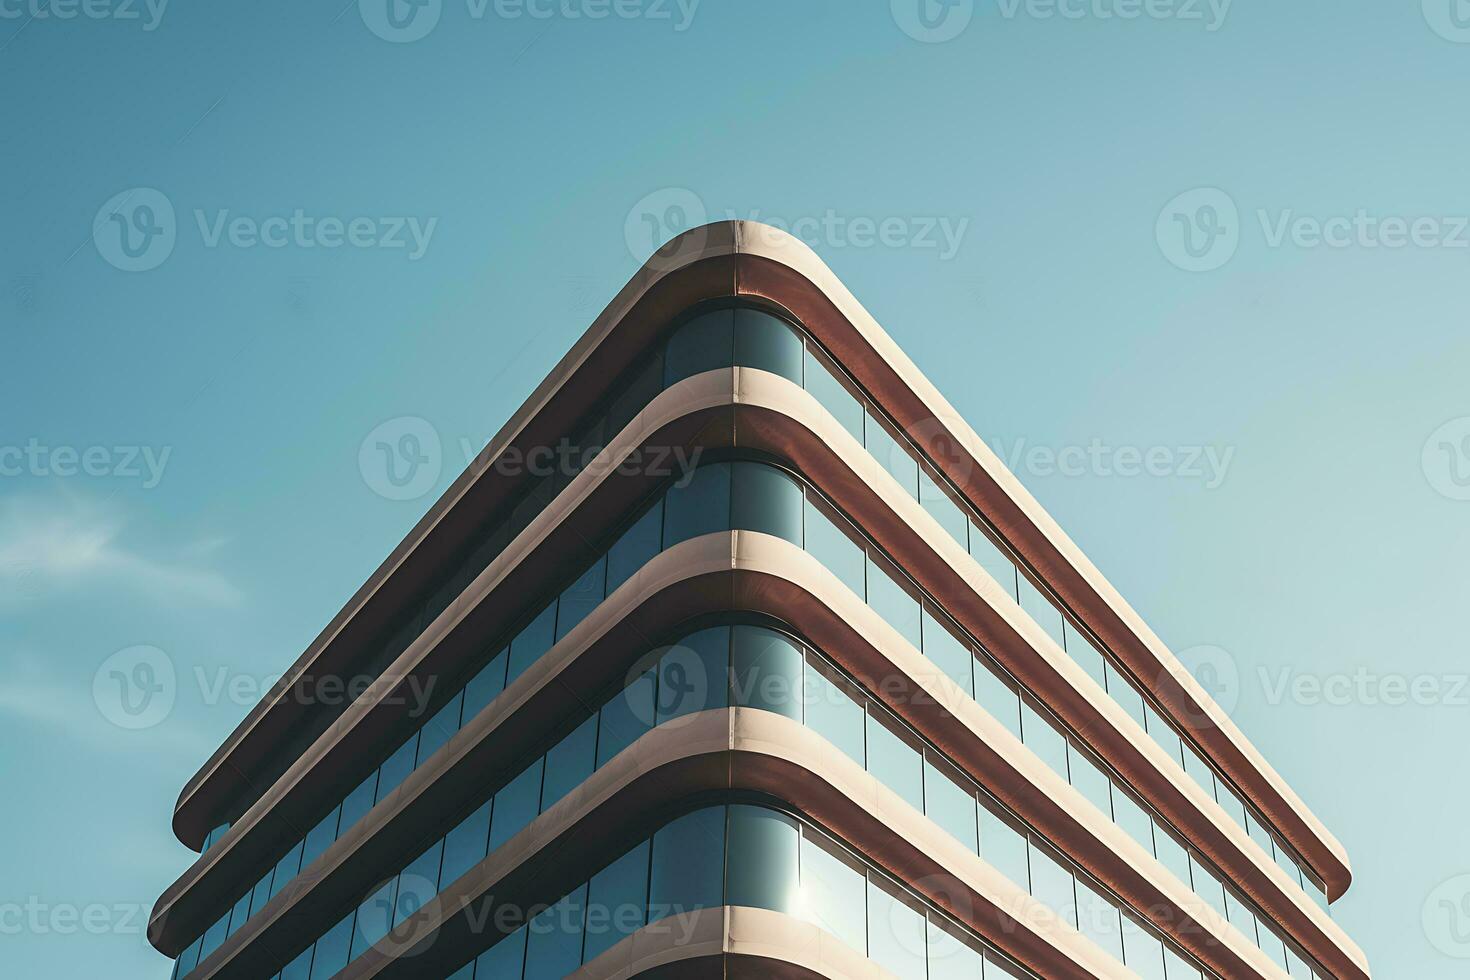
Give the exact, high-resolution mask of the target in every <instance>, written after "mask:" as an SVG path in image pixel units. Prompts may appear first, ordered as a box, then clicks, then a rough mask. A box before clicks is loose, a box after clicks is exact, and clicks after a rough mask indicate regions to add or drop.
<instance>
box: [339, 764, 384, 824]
mask: <svg viewBox="0 0 1470 980" xmlns="http://www.w3.org/2000/svg"><path fill="white" fill-rule="evenodd" d="M377 792H378V774H377V773H376V772H375V773H373V774H372V775H371V776H369V777H368V778H367V779H364V780H363V781H362V782H361V783H359V784H358V786H357V788H356V789H354V790H353V791H352V792H351V793H348V794H347V799H345V800H343V801H342V814H341V816H339V817H338V818H337V836H338V837H341V836H342V835H343V834H345V833H347V830H348V828H350V827H352V826H353V825H354V824H356V823H357V822H358V821H359V820H361V819H362V818H363V817H364V816H365V815H366V814H367V812H368V811H369V810H371V809H372V808H373V800H375V799H376V798H377Z"/></svg>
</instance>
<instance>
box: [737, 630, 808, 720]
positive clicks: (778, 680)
mask: <svg viewBox="0 0 1470 980" xmlns="http://www.w3.org/2000/svg"><path fill="white" fill-rule="evenodd" d="M730 658H731V659H730V663H731V667H732V671H731V673H732V684H733V685H734V689H733V702H734V703H735V704H739V705H743V706H744V707H747V708H761V709H763V710H765V711H774V712H776V713H777V714H781V715H785V716H786V717H788V718H794V719H795V720H797V721H800V720H801V700H802V673H803V670H802V653H801V648H800V647H799V646H797V645H796V643H795V642H793V641H792V640H791V638H790V637H787V636H784V635H783V634H781V633H777V632H776V631H775V630H770V629H765V628H763V627H759V626H736V627H735V628H734V630H733V631H732V636H731V651H730Z"/></svg>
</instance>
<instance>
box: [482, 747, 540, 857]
mask: <svg viewBox="0 0 1470 980" xmlns="http://www.w3.org/2000/svg"><path fill="white" fill-rule="evenodd" d="M544 768H545V766H544V760H543V759H537V760H536V761H535V762H534V763H532V764H531V767H530V768H529V769H527V770H526V771H525V772H523V773H521V774H520V775H519V776H517V777H516V778H515V779H512V780H511V781H510V782H509V783H507V784H506V785H505V786H504V787H503V788H502V789H501V790H500V792H498V793H496V794H495V807H494V809H493V812H492V813H491V814H490V850H491V851H494V850H495V849H496V848H497V847H499V846H500V845H502V844H504V843H505V842H506V841H508V840H510V839H511V838H512V837H514V836H515V835H516V834H517V833H519V832H520V831H521V829H522V828H524V827H525V826H526V825H527V824H529V823H530V822H531V821H532V820H535V819H536V815H537V814H538V813H540V812H541V774H542V771H543V770H544Z"/></svg>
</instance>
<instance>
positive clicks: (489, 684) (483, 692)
mask: <svg viewBox="0 0 1470 980" xmlns="http://www.w3.org/2000/svg"><path fill="white" fill-rule="evenodd" d="M509 660H510V651H509V650H501V651H500V652H499V653H498V654H496V655H495V657H494V658H493V659H492V660H491V661H490V662H489V663H487V664H486V665H485V666H484V667H481V668H480V672H479V673H477V674H476V675H475V676H474V677H472V678H470V682H469V683H468V684H466V685H465V688H464V713H463V715H462V716H461V718H460V724H461V725H468V724H469V723H470V721H471V719H473V718H474V717H475V716H476V715H478V714H479V713H480V712H481V711H482V710H484V708H485V705H487V704H489V703H490V702H491V701H494V700H495V698H496V696H497V695H498V694H499V693H500V692H501V691H503V690H505V667H506V662H507V661H509Z"/></svg>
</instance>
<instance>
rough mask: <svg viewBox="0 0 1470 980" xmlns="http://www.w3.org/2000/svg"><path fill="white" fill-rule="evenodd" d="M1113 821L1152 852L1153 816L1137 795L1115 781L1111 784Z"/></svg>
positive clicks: (1146, 849)
mask: <svg viewBox="0 0 1470 980" xmlns="http://www.w3.org/2000/svg"><path fill="white" fill-rule="evenodd" d="M1113 822H1114V823H1116V824H1117V825H1118V826H1119V827H1122V828H1123V830H1124V831H1125V832H1126V833H1127V834H1128V836H1129V837H1132V838H1133V839H1134V840H1135V841H1137V842H1138V845H1139V846H1140V847H1142V848H1143V849H1144V850H1145V851H1147V852H1148V853H1150V854H1152V853H1154V822H1153V818H1152V817H1150V816H1149V815H1148V810H1147V808H1145V807H1144V805H1143V804H1142V803H1141V802H1140V801H1139V800H1138V798H1137V797H1135V796H1134V795H1133V794H1132V793H1130V792H1129V791H1128V790H1126V789H1124V788H1123V787H1122V786H1119V785H1118V784H1117V783H1114V784H1113Z"/></svg>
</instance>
